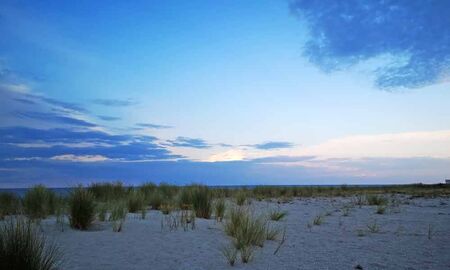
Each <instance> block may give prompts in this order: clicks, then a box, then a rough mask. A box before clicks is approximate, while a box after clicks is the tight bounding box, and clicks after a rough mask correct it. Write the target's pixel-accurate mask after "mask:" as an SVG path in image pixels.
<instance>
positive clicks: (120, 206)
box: [109, 201, 128, 232]
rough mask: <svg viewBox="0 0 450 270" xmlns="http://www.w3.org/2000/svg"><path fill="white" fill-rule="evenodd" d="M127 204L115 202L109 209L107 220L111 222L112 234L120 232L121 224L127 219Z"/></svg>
mask: <svg viewBox="0 0 450 270" xmlns="http://www.w3.org/2000/svg"><path fill="white" fill-rule="evenodd" d="M127 209H128V207H127V204H126V202H121V201H119V202H115V203H114V204H113V205H112V207H111V215H110V217H109V220H110V221H112V222H113V232H121V231H122V229H123V224H124V223H125V219H126V217H127Z"/></svg>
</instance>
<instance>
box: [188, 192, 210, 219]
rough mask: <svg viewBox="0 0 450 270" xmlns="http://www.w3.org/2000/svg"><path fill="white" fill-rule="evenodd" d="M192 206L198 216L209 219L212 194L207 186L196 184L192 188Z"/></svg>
mask: <svg viewBox="0 0 450 270" xmlns="http://www.w3.org/2000/svg"><path fill="white" fill-rule="evenodd" d="M192 207H193V209H194V211H195V214H196V216H197V217H198V218H206V219H209V218H210V217H211V211H212V196H211V192H210V190H209V188H208V187H206V186H200V185H199V186H196V187H195V188H193V190H192Z"/></svg>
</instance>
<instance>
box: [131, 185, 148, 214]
mask: <svg viewBox="0 0 450 270" xmlns="http://www.w3.org/2000/svg"><path fill="white" fill-rule="evenodd" d="M144 208H145V195H144V193H142V192H141V191H139V190H131V191H130V192H129V193H128V212H130V213H138V212H140V211H141V210H142V209H144Z"/></svg>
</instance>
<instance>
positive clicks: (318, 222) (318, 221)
mask: <svg viewBox="0 0 450 270" xmlns="http://www.w3.org/2000/svg"><path fill="white" fill-rule="evenodd" d="M322 223H323V216H322V215H317V216H315V217H314V220H313V225H316V226H319V225H321V224H322Z"/></svg>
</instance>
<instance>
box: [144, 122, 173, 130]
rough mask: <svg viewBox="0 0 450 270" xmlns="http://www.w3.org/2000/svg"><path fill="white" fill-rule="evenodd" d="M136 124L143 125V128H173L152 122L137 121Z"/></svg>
mask: <svg viewBox="0 0 450 270" xmlns="http://www.w3.org/2000/svg"><path fill="white" fill-rule="evenodd" d="M136 126H138V127H142V128H152V129H167V128H173V127H172V126H167V125H158V124H151V123H137V124H136Z"/></svg>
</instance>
